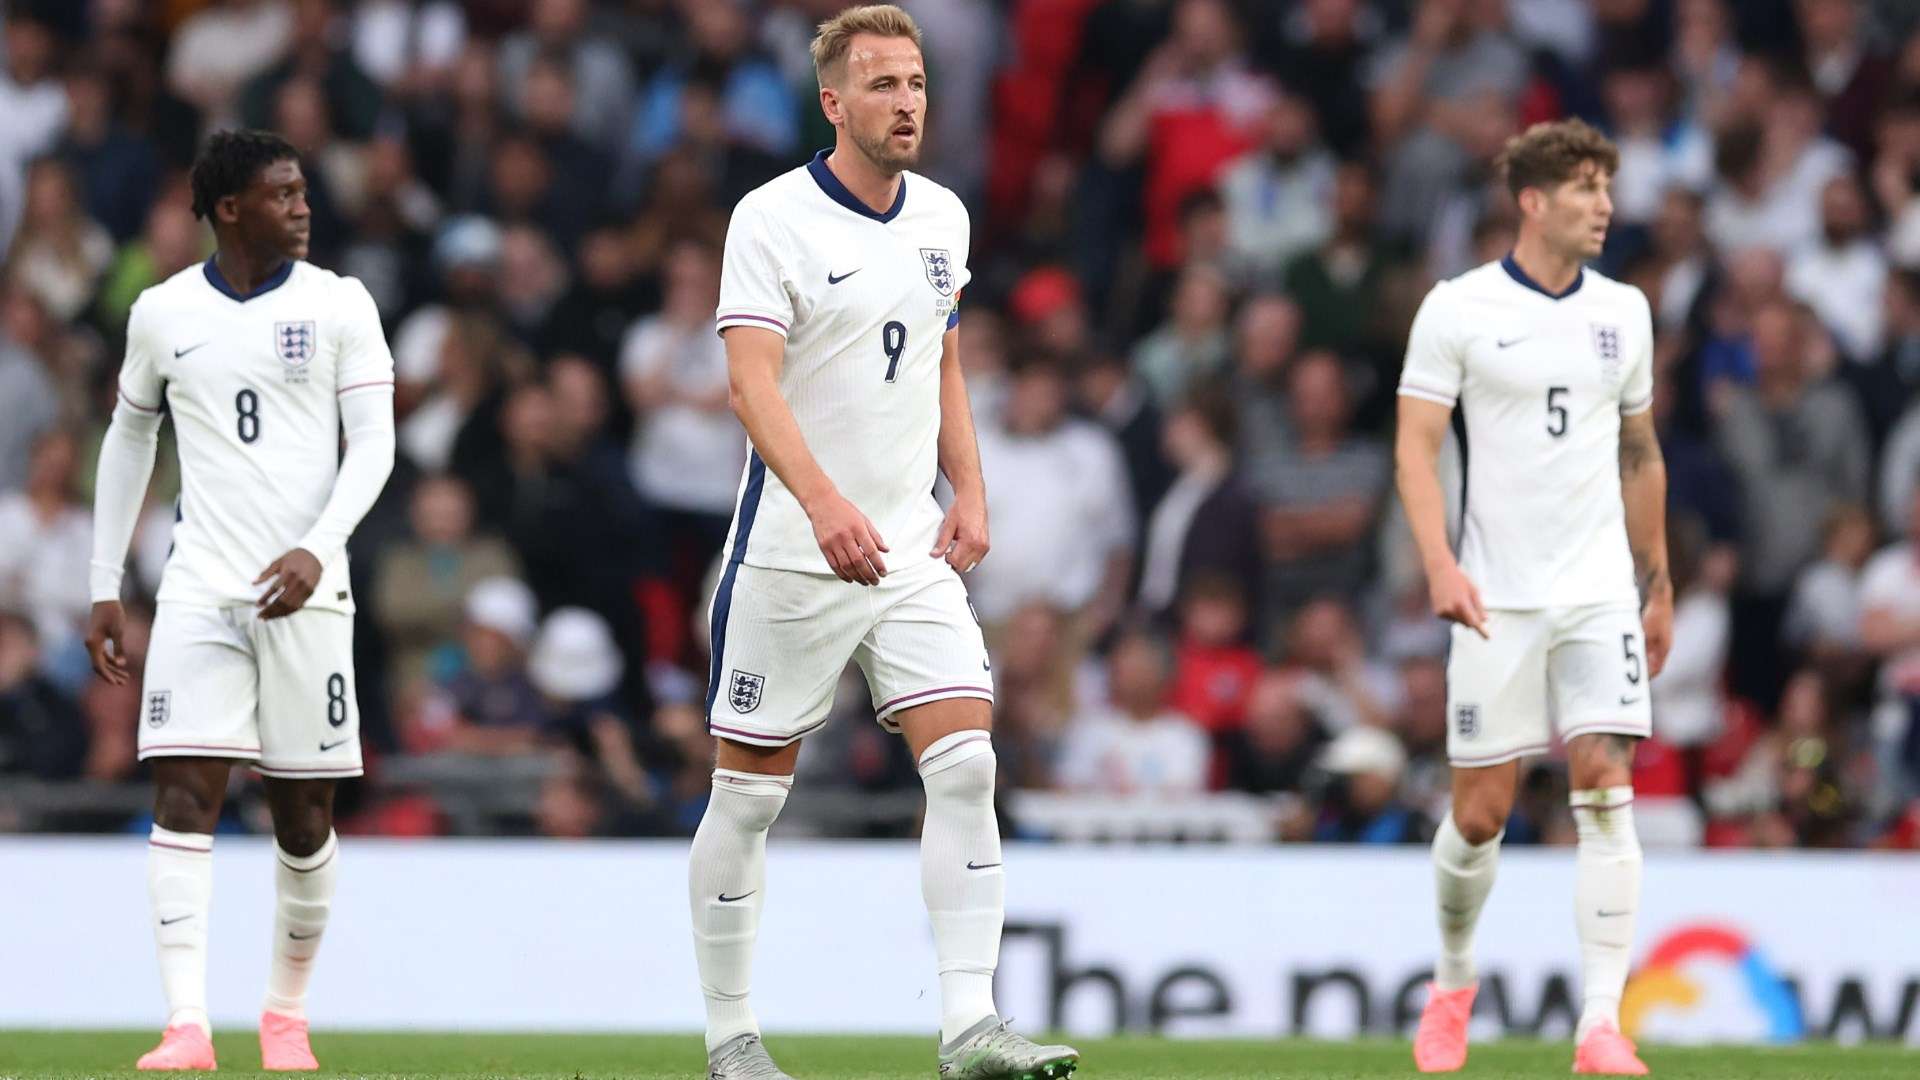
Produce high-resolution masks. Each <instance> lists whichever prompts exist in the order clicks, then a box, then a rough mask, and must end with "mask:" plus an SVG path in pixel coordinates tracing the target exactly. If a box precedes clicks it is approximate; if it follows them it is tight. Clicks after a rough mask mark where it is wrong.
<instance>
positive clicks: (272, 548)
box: [119, 259, 393, 612]
mask: <svg viewBox="0 0 1920 1080" xmlns="http://www.w3.org/2000/svg"><path fill="white" fill-rule="evenodd" d="M392 385H393V357H392V355H391V354H390V353H389V352H388V351H387V343H386V338H385V336H384V335H383V334H382V333H381V329H380V315H379V312H378V311H377V310H376V309H375V307H374V304H373V298H372V297H371V296H369V295H368V294H367V290H366V287H365V286H363V285H361V284H360V283H359V282H358V281H355V280H354V279H352V278H345V277H340V276H339V275H336V274H334V273H332V272H331V271H328V270H322V269H320V268H319V267H317V266H314V265H312V264H310V263H306V262H289V263H288V264H287V265H286V266H284V267H282V268H281V270H280V272H279V273H277V274H275V275H274V276H273V277H271V278H269V279H268V280H266V281H265V282H262V283H261V284H260V286H259V287H258V288H256V289H254V290H253V291H252V292H251V293H248V294H246V295H244V296H242V295H241V294H239V293H236V292H235V291H234V290H233V288H232V287H231V286H230V285H228V284H227V282H226V280H225V279H224V278H222V277H221V276H220V272H219V270H218V269H217V268H216V267H215V265H214V263H213V261H212V260H211V259H209V260H208V261H207V262H205V263H203V264H200V265H197V266H192V267H189V268H187V269H185V270H182V271H181V272H179V273H178V274H175V275H174V276H172V277H170V278H168V279H167V280H166V281H163V282H161V283H160V284H158V285H155V286H154V287H152V288H150V289H148V290H147V291H145V292H143V293H141V294H140V298H139V300H137V301H136V302H135V303H134V306H133V311H132V314H131V315H130V317H129V318H128V320H127V351H126V361H125V363H124V365H123V366H122V367H121V369H120V389H119V393H120V397H121V399H122V400H123V401H124V402H125V403H126V405H127V406H128V407H129V408H132V409H136V410H139V411H142V412H149V413H157V412H158V411H160V409H161V407H162V406H163V405H164V406H165V407H166V409H167V410H168V411H169V412H170V413H171V414H172V416H173V428H174V435H175V438H176V440H177V441H178V444H179V455H180V504H179V507H178V513H177V515H176V517H177V523H176V524H175V525H174V532H173V553H172V555H171V556H169V557H168V559H167V568H166V572H165V573H164V574H163V575H162V577H161V582H160V593H159V599H160V600H161V601H162V602H177V603H185V604H201V605H206V606H210V607H224V606H230V605H236V604H251V603H253V602H254V601H255V599H257V598H258V597H259V595H260V592H261V590H262V588H263V586H260V585H255V584H254V583H253V581H254V579H255V578H256V577H258V576H259V575H260V572H261V571H262V570H264V569H266V567H267V564H269V563H271V562H273V560H275V559H277V558H279V557H280V556H282V555H284V554H286V553H287V552H288V551H289V550H291V549H293V548H294V547H297V546H299V545H300V544H301V542H302V540H303V538H304V537H305V536H306V535H307V532H308V530H309V529H312V528H313V527H314V525H315V522H316V521H318V519H319V518H320V514H321V510H322V509H323V508H324V507H325V506H326V505H327V499H328V497H329V496H331V495H332V493H333V488H334V480H335V477H336V476H337V475H338V472H339V465H340V399H341V398H342V397H343V396H344V395H348V394H354V393H362V392H373V391H375V390H379V391H388V390H390V388H391V387H392ZM315 554H316V555H318V556H319V557H321V558H322V559H326V560H327V561H326V562H325V564H324V565H323V567H322V571H323V572H322V574H321V578H320V584H319V587H317V588H316V589H315V590H314V592H313V597H312V598H311V599H310V600H308V601H307V604H306V606H307V607H308V608H314V609H318V610H322V611H339V612H351V611H352V610H353V599H352V594H351V593H350V591H349V588H348V584H347V557H346V554H345V552H344V551H341V552H338V553H333V554H332V556H331V557H330V558H329V553H328V552H316V553H315Z"/></svg>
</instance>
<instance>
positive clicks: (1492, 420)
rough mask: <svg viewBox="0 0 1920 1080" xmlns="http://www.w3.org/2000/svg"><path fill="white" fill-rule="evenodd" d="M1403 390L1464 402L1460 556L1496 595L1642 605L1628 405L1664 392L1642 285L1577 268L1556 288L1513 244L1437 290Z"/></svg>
mask: <svg viewBox="0 0 1920 1080" xmlns="http://www.w3.org/2000/svg"><path fill="white" fill-rule="evenodd" d="M1400 393H1402V394H1406V395H1408V396H1410V397H1416V398H1421V399H1423V400H1426V401H1433V402H1438V403H1439V404H1442V405H1447V406H1453V405H1455V404H1457V405H1459V407H1460V412H1459V414H1458V415H1459V416H1460V417H1461V418H1462V420H1463V421H1464V426H1465V438H1464V439H1463V440H1462V450H1463V454H1464V456H1465V458H1466V467H1467V468H1466V471H1467V475H1466V488H1465V497H1464V501H1465V503H1466V507H1465V512H1464V514H1463V515H1462V517H1463V522H1462V526H1461V535H1460V566H1461V569H1463V570H1465V571H1466V573H1467V576H1468V577H1470V578H1472V579H1473V582H1474V584H1475V585H1477V586H1478V587H1479V589H1480V598H1481V600H1482V601H1483V602H1484V603H1485V604H1486V605H1487V606H1488V607H1490V608H1516V609H1524V608H1545V607H1559V606H1563V605H1573V604H1597V603H1612V602H1627V603H1637V602H1638V600H1637V598H1638V595H1639V593H1638V590H1637V588H1636V586H1635V584H1634V574H1633V556H1632V553H1631V552H1630V551H1629V550H1628V547H1627V531H1626V510H1625V507H1624V505H1623V504H1622V502H1621V499H1620V418H1621V417H1622V416H1632V415H1634V414H1636V413H1641V412H1645V411H1646V410H1647V409H1649V408H1651V407H1652V405H1653V320H1652V315H1651V313H1650V311H1649V310H1648V307H1647V298H1646V297H1645V296H1644V295H1642V294H1641V292H1640V290H1639V289H1636V288H1634V287H1633V286H1631V285H1625V284H1622V283H1620V282H1617V281H1613V280H1611V279H1609V278H1606V277H1603V276H1601V275H1600V274H1596V273H1594V272H1593V271H1591V270H1582V271H1581V273H1580V276H1579V277H1577V278H1575V279H1574V283H1573V285H1572V286H1570V287H1569V288H1568V289H1567V291H1566V292H1564V293H1562V294H1560V295H1559V296H1555V295H1553V294H1551V293H1548V292H1547V291H1546V290H1545V289H1544V288H1542V287H1541V286H1539V285H1538V284H1536V283H1535V282H1533V281H1532V280H1531V279H1530V278H1528V277H1527V276H1526V273H1525V272H1524V271H1522V270H1521V269H1520V267H1519V265H1518V264H1516V263H1515V262H1514V261H1513V259H1512V257H1511V256H1509V257H1508V258H1505V259H1502V260H1501V261H1499V262H1494V263H1488V264H1486V265H1485V266H1481V267H1478V268H1476V269H1473V270H1469V271H1468V272H1466V273H1464V274H1462V275H1460V276H1459V277H1457V278H1454V279H1452V280H1450V281H1443V282H1441V283H1440V284H1438V285H1435V286H1434V287H1433V291H1431V292H1429V293H1428V294H1427V298H1426V300H1425V301H1423V302H1422V303H1421V305H1420V312H1419V314H1417V315H1415V316H1414V320H1413V331H1412V333H1411V335H1410V337H1409V339H1408V341H1407V364H1406V367H1405V369H1404V370H1403V371H1402V372H1401V375H1400Z"/></svg>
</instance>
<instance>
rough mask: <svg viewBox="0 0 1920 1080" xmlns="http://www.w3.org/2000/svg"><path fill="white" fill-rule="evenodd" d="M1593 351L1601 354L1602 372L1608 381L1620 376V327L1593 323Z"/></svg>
mask: <svg viewBox="0 0 1920 1080" xmlns="http://www.w3.org/2000/svg"><path fill="white" fill-rule="evenodd" d="M1591 325H1592V326H1593V351H1594V352H1595V353H1597V354H1599V356H1600V373H1601V375H1602V376H1604V377H1605V378H1606V381H1607V382H1613V381H1614V380H1616V379H1618V378H1619V376H1620V328H1619V327H1617V326H1610V325H1607V324H1605V323H1593V324H1591Z"/></svg>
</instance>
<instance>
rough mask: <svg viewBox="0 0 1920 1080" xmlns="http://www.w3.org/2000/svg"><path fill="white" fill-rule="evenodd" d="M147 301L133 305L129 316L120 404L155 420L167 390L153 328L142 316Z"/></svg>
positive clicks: (145, 317) (122, 366)
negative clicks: (122, 403)
mask: <svg viewBox="0 0 1920 1080" xmlns="http://www.w3.org/2000/svg"><path fill="white" fill-rule="evenodd" d="M144 305H145V298H144V297H142V298H141V299H140V300H136V301H134V304H133V310H132V311H131V312H129V313H128V315H127V355H126V359H124V360H123V361H121V363H120V400H121V401H124V402H126V404H127V406H128V407H129V408H132V409H136V410H138V411H140V412H143V413H150V414H152V415H154V416H158V415H159V414H160V404H161V399H162V398H163V397H164V396H165V390H166V387H165V385H164V380H163V379H162V378H161V375H160V359H159V353H158V352H157V351H156V350H155V349H154V345H153V336H154V335H153V327H152V326H151V325H150V319H149V318H148V317H147V316H146V315H144V314H142V311H143V308H144Z"/></svg>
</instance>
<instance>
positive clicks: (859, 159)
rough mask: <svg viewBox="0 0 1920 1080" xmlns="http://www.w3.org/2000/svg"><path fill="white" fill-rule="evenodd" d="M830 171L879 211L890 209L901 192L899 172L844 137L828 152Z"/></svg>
mask: <svg viewBox="0 0 1920 1080" xmlns="http://www.w3.org/2000/svg"><path fill="white" fill-rule="evenodd" d="M827 171H829V172H831V173H833V175H834V178H835V179H837V180H839V181H840V183H841V184H843V185H845V186H846V189H847V190H848V191H850V192H852V193H853V197H854V198H856V199H859V200H860V201H861V202H863V203H865V204H866V205H867V207H868V209H870V210H872V211H873V212H874V213H876V214H884V213H886V212H887V208H888V207H890V206H892V205H893V204H894V201H895V199H896V198H898V196H899V194H900V174H899V173H897V172H896V173H890V172H886V171H885V170H883V169H881V168H880V167H879V166H877V165H875V164H874V163H873V162H871V161H869V160H867V155H865V154H863V153H861V152H860V151H859V150H857V149H855V148H854V147H852V146H849V145H847V144H846V143H845V142H844V141H843V142H839V143H836V144H834V147H833V153H831V154H828V155H827Z"/></svg>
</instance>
